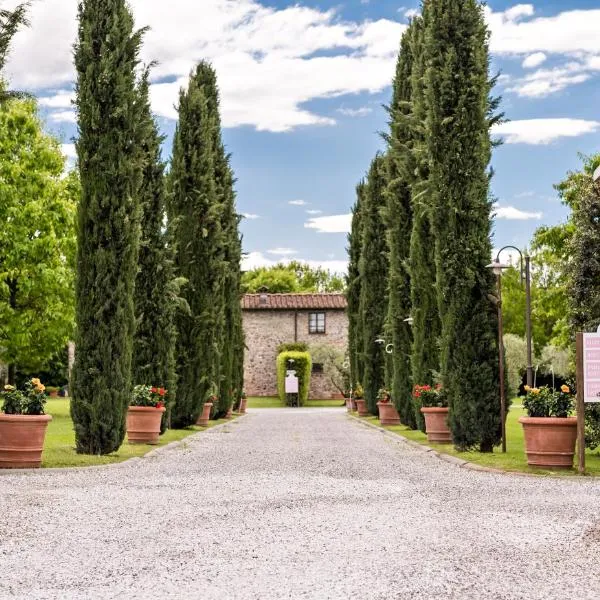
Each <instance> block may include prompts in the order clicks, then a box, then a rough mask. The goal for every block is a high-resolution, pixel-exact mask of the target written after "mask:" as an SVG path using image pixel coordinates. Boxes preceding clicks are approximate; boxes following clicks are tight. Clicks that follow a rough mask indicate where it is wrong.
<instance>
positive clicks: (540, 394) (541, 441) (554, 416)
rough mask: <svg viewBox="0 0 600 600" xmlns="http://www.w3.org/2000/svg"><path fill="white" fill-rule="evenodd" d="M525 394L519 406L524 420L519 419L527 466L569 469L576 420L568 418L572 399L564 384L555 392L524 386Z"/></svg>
mask: <svg viewBox="0 0 600 600" xmlns="http://www.w3.org/2000/svg"><path fill="white" fill-rule="evenodd" d="M525 391H526V392H527V395H526V397H525V400H523V406H524V407H525V410H526V411H527V416H526V417H521V418H520V419H519V423H521V425H523V433H524V435H525V452H526V453H527V464H529V465H531V466H534V467H563V468H564V467H566V468H571V467H573V456H574V455H575V441H576V440H577V418H576V417H571V416H569V415H570V414H571V412H572V411H573V407H574V404H575V397H574V395H573V393H572V391H571V388H569V386H568V385H563V386H562V387H561V388H560V390H559V391H557V390H554V389H552V388H549V387H548V386H544V387H540V388H530V387H529V386H526V387H525Z"/></svg>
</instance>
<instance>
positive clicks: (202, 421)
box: [196, 393, 219, 427]
mask: <svg viewBox="0 0 600 600" xmlns="http://www.w3.org/2000/svg"><path fill="white" fill-rule="evenodd" d="M218 401H219V399H218V398H217V396H216V394H214V393H213V394H210V395H209V396H208V398H207V400H206V402H205V403H204V406H203V407H202V413H201V415H200V416H199V417H198V420H197V421H196V425H199V426H200V427H208V422H209V421H210V413H211V411H212V407H213V406H214V405H215V404H216V403H217V402H218Z"/></svg>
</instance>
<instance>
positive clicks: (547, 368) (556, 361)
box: [539, 345, 574, 379]
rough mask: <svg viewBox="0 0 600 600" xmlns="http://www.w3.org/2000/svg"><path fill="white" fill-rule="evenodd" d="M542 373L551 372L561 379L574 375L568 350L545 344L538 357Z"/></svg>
mask: <svg viewBox="0 0 600 600" xmlns="http://www.w3.org/2000/svg"><path fill="white" fill-rule="evenodd" d="M539 361H540V368H541V370H542V372H543V373H551V372H554V374H555V375H556V376H557V377H561V378H562V379H566V378H567V377H569V376H571V375H574V373H573V369H572V367H571V356H570V354H569V351H568V350H565V349H564V348H557V347H556V346H550V345H549V346H545V347H544V348H543V349H542V353H541V354H540V357H539Z"/></svg>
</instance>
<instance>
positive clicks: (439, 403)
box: [413, 383, 452, 444]
mask: <svg viewBox="0 0 600 600" xmlns="http://www.w3.org/2000/svg"><path fill="white" fill-rule="evenodd" d="M413 398H414V399H415V400H416V401H417V402H419V404H420V406H421V413H422V414H423V417H424V418H425V431H426V433H427V441H429V442H432V443H436V444H449V443H450V442H452V432H451V431H450V428H449V427H448V411H449V409H448V398H447V397H446V393H445V391H444V388H443V387H442V385H441V384H439V383H438V384H437V385H435V386H431V385H415V387H414V388H413Z"/></svg>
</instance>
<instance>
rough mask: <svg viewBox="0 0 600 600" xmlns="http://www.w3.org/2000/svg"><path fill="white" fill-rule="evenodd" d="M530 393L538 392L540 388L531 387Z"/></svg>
mask: <svg viewBox="0 0 600 600" xmlns="http://www.w3.org/2000/svg"><path fill="white" fill-rule="evenodd" d="M531 393H532V394H539V393H540V388H533V389H532V390H531Z"/></svg>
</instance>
